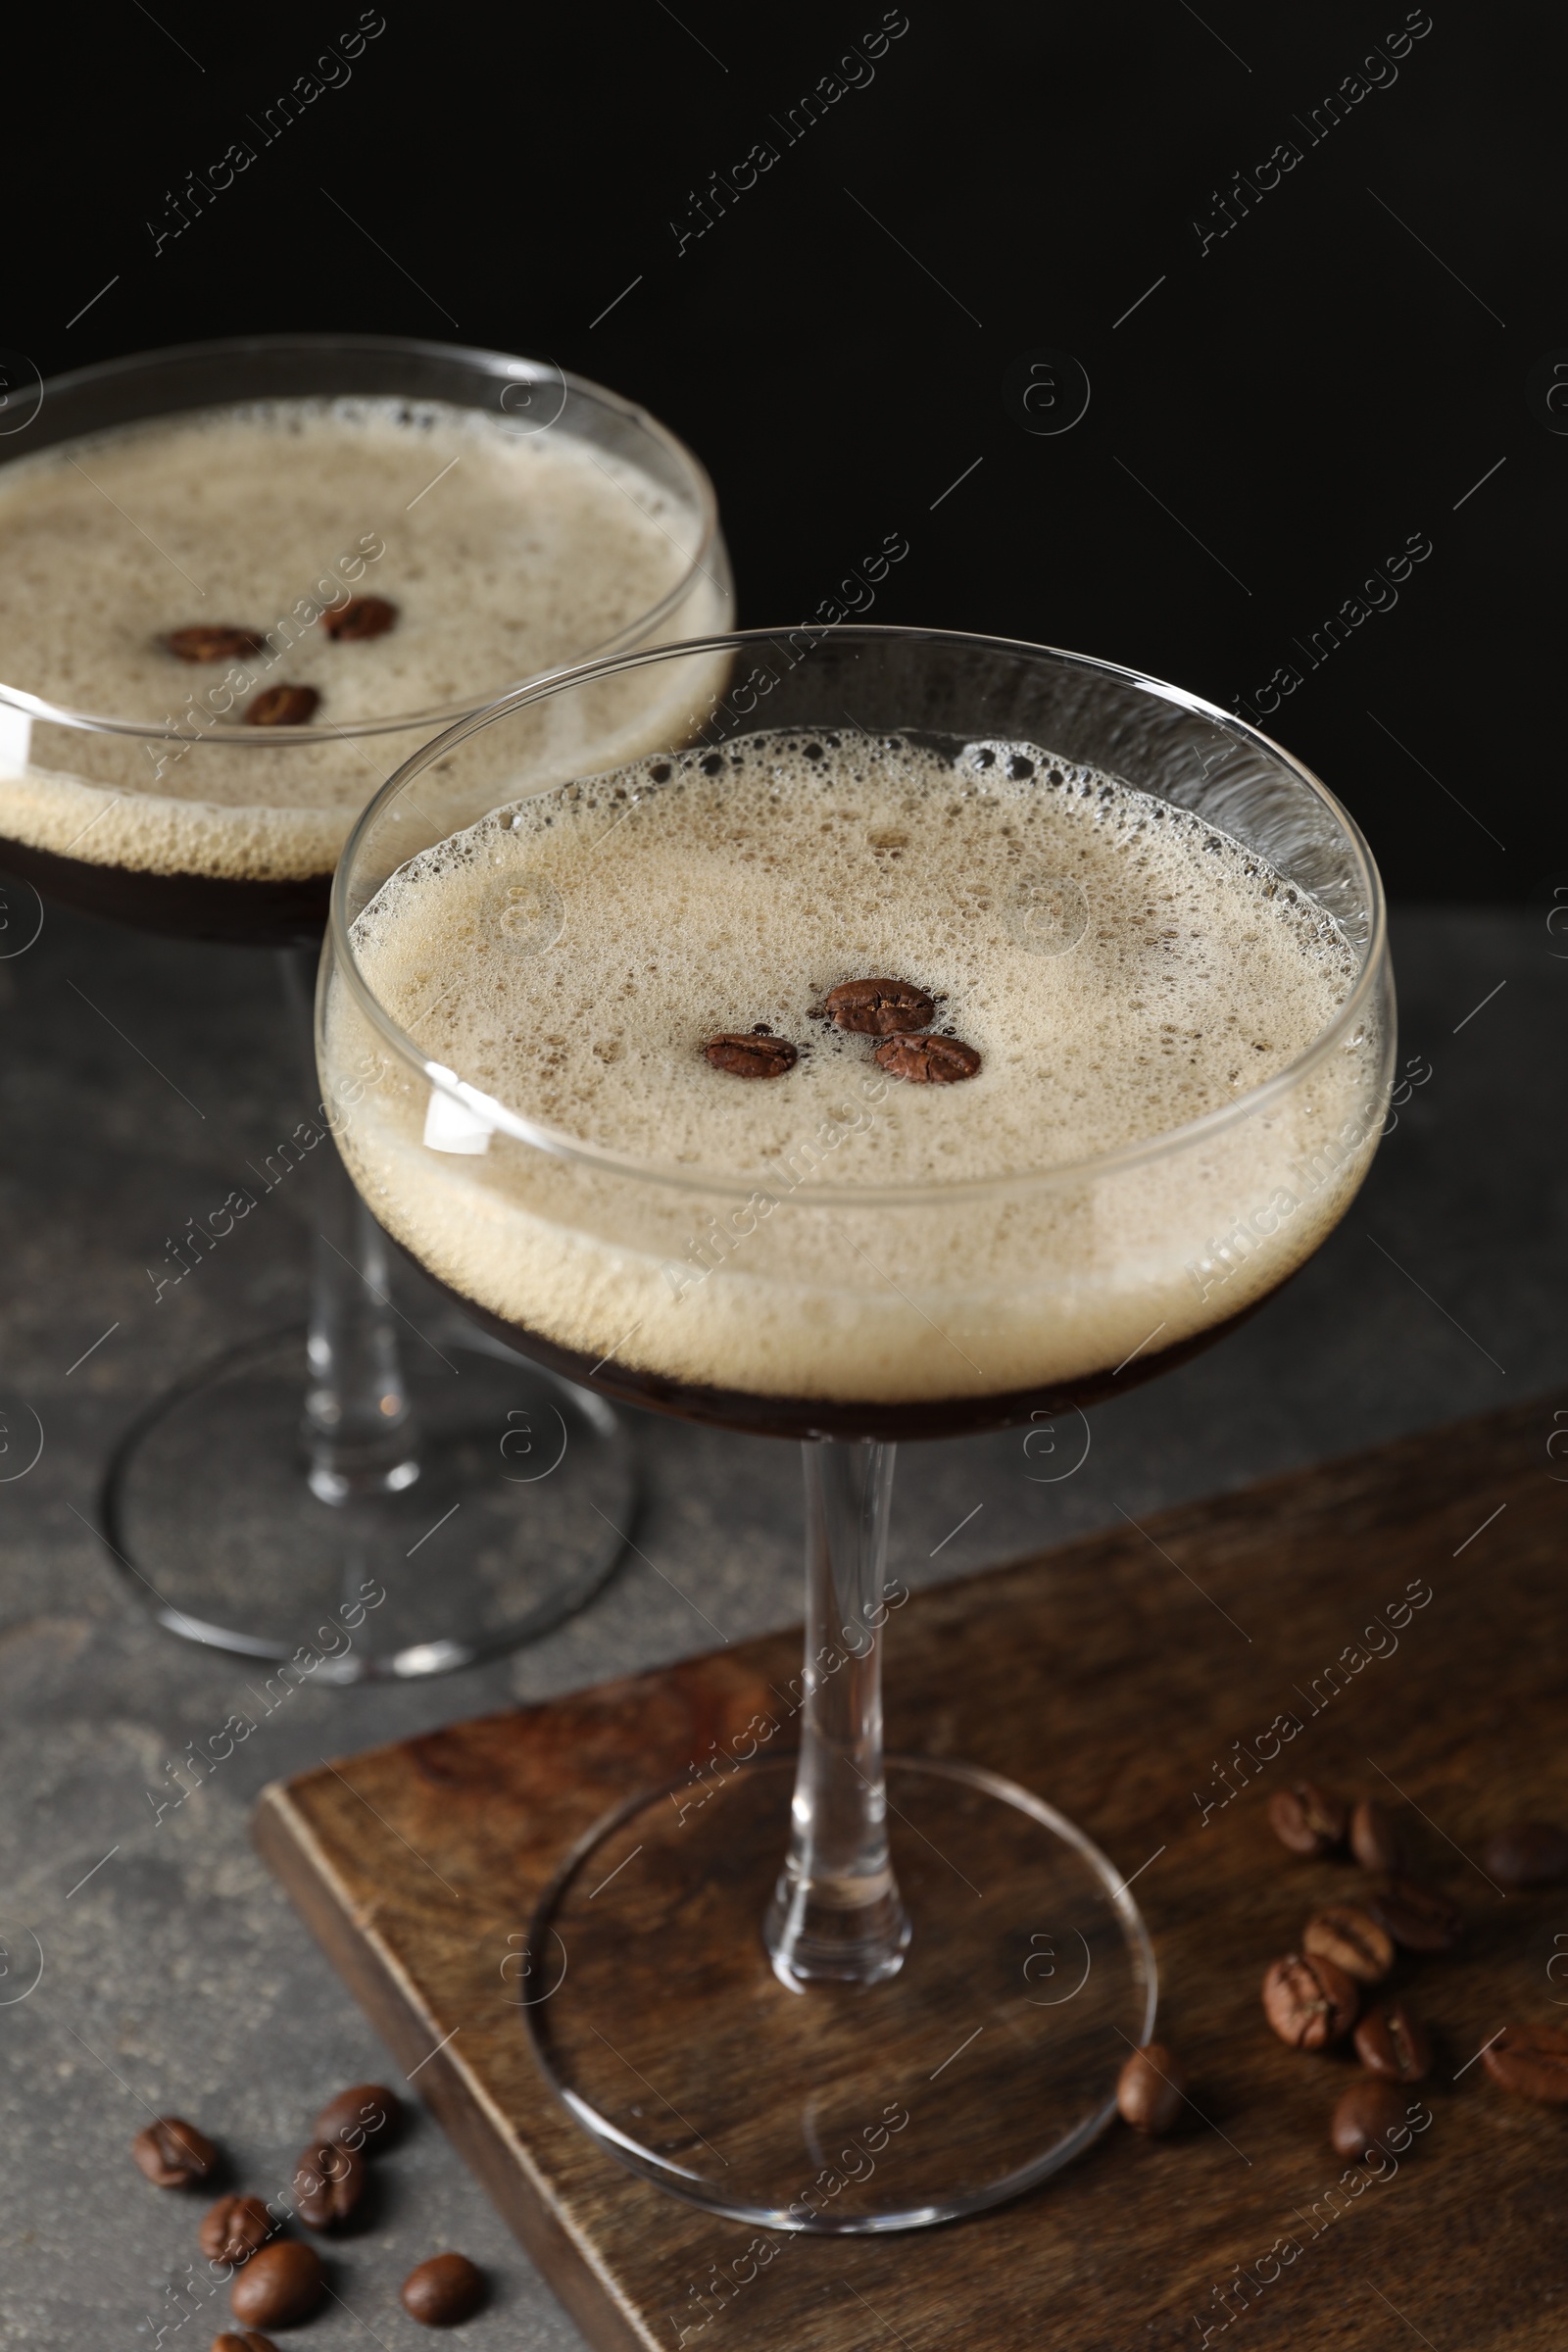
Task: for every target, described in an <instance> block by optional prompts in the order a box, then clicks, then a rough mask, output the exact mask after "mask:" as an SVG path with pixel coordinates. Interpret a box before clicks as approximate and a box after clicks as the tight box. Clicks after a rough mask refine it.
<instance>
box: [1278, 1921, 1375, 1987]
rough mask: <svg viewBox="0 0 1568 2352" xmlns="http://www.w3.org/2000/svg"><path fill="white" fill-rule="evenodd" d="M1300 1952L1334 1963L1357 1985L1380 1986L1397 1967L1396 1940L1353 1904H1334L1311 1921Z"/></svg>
mask: <svg viewBox="0 0 1568 2352" xmlns="http://www.w3.org/2000/svg"><path fill="white" fill-rule="evenodd" d="M1301 1949H1302V1951H1303V1952H1306V1953H1308V1954H1309V1955H1310V1956H1311V1958H1312V1959H1314V1960H1332V1961H1333V1963H1334V1965H1335V1967H1336V1968H1343V1969H1344V1971H1345V1973H1346V1975H1347V1976H1348V1977H1353V1978H1354V1979H1355V1981H1356V1983H1357V1984H1358V1985H1381V1984H1382V1982H1383V1980H1384V1978H1385V1977H1386V1976H1387V1975H1388V1973H1389V1971H1390V1969H1391V1968H1392V1967H1393V1966H1394V1944H1393V1941H1392V1940H1391V1938H1390V1937H1389V1936H1387V1935H1386V1934H1385V1933H1384V1931H1383V1929H1382V1928H1380V1927H1379V1926H1378V1923H1377V1921H1376V1920H1375V1919H1370V1918H1368V1916H1367V1914H1366V1913H1365V1912H1364V1911H1359V1910H1357V1908H1356V1906H1355V1905H1354V1904H1353V1903H1331V1904H1330V1905H1329V1907H1328V1909H1327V1910H1326V1911H1319V1912H1317V1913H1316V1914H1315V1916H1314V1917H1313V1918H1311V1919H1309V1920H1308V1921H1307V1923H1306V1925H1305V1927H1304V1928H1303V1929H1302V1930H1301Z"/></svg>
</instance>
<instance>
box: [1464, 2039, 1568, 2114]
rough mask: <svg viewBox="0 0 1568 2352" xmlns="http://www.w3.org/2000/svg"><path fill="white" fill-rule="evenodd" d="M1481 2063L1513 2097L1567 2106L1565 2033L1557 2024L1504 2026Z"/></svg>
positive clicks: (1567, 2047)
mask: <svg viewBox="0 0 1568 2352" xmlns="http://www.w3.org/2000/svg"><path fill="white" fill-rule="evenodd" d="M1481 2063H1482V2065H1483V2066H1484V2067H1485V2068H1486V2070H1487V2072H1488V2074H1489V2075H1490V2076H1491V2077H1492V2079H1493V2081H1494V2082H1500V2083H1501V2085H1502V2087H1503V2089H1504V2090H1511V2091H1512V2092H1513V2093H1514V2096H1515V2097H1516V2098H1521V2099H1537V2100H1539V2101H1540V2102H1541V2103H1542V2105H1544V2106H1546V2107H1568V2033H1565V2032H1564V2030H1563V2028H1562V2027H1561V2026H1504V2027H1503V2029H1502V2032H1501V2033H1500V2034H1498V2035H1497V2036H1496V2038H1495V2040H1494V2041H1492V2042H1490V2043H1489V2044H1488V2045H1487V2047H1486V2049H1484V2050H1483V2051H1482V2053H1481Z"/></svg>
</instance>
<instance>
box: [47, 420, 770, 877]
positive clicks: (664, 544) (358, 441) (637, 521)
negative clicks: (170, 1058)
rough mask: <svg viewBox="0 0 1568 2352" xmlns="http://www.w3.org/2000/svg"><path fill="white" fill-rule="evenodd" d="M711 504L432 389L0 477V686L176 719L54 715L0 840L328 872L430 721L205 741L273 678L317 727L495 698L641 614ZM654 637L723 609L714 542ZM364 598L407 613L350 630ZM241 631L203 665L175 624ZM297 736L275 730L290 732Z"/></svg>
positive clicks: (82, 706) (720, 618) (114, 440)
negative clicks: (104, 729)
mask: <svg viewBox="0 0 1568 2352" xmlns="http://www.w3.org/2000/svg"><path fill="white" fill-rule="evenodd" d="M700 530H701V519H700V517H699V515H697V513H696V511H695V509H692V508H688V507H685V506H683V505H682V504H681V503H680V502H679V501H678V500H676V499H675V498H673V497H672V496H671V495H670V494H669V493H668V492H667V491H664V490H662V489H661V488H660V487H659V486H658V485H657V484H656V483H655V482H654V481H653V480H652V479H651V478H650V477H649V476H648V475H646V474H644V473H643V472H641V471H640V470H639V469H637V468H636V467H634V466H630V465H628V464H626V463H625V462H624V461H622V460H619V459H617V458H614V457H612V456H611V455H609V454H608V453H607V452H606V451H604V450H602V449H599V448H593V449H590V448H589V446H588V445H587V444H586V442H584V441H583V440H581V439H580V438H579V437H576V436H573V435H572V434H570V433H569V432H567V431H566V430H565V429H564V427H562V426H557V427H554V428H552V429H550V430H546V431H541V432H534V433H523V432H521V431H519V430H517V429H516V427H515V424H513V423H510V422H509V421H508V419H507V418H506V417H500V416H495V417H492V416H488V415H486V414H484V413H481V412H479V411H475V410H466V409H462V408H457V407H454V406H451V405H449V404H446V403H441V402H434V401H394V400H387V399H379V400H372V399H340V400H336V401H330V402H327V401H303V400H302V401H277V402H271V403H266V404H256V405H253V406H249V407H245V408H234V409H224V410H216V411H210V412H201V413H198V414H195V415H193V416H187V417H177V418H172V419H157V420H154V421H152V422H150V423H144V424H138V425H134V426H128V427H125V428H123V430H120V431H118V432H113V433H104V434H100V435H94V436H91V437H87V438H84V439H82V440H79V441H75V442H73V443H71V444H69V445H68V446H63V447H61V448H58V449H53V450H46V451H42V452H40V453H38V455H37V456H35V457H33V458H28V459H24V460H22V461H20V462H18V463H16V464H13V465H9V466H4V467H0V677H4V678H5V679H6V681H7V682H8V683H10V684H12V685H16V686H20V687H22V688H24V689H25V690H26V691H28V692H30V693H33V694H36V695H39V696H41V697H44V698H46V699H49V700H52V701H55V702H58V703H61V704H63V705H65V706H67V707H70V708H73V709H78V710H87V711H98V712H104V713H113V714H114V715H116V716H121V717H131V718H146V719H152V720H159V721H164V720H168V719H171V718H172V719H175V720H177V721H179V722H180V724H181V725H182V726H184V727H186V728H188V729H189V730H190V731H191V740H189V741H188V742H181V743H175V744H170V743H167V742H155V743H151V744H147V743H141V742H137V741H134V740H130V739H126V738H123V737H115V736H109V735H93V734H88V733H82V732H79V731H77V730H74V729H67V728H60V727H55V726H50V725H47V724H40V725H38V726H36V727H35V728H34V730H33V738H32V746H31V755H30V760H29V761H28V763H27V764H26V765H25V767H20V763H19V761H18V760H17V758H16V754H15V749H14V747H13V751H12V754H11V757H10V758H6V757H5V754H4V745H3V741H0V835H9V836H10V837H12V838H14V839H17V840H21V841H24V842H26V843H27V844H29V845H30V846H32V847H35V848H38V849H44V850H51V851H54V852H56V853H57V854H62V855H65V854H69V855H71V856H73V857H75V858H87V859H90V860H91V861H93V862H95V863H99V864H121V865H126V866H131V867H134V868H136V869H138V870H143V871H154V872H194V873H211V874H221V875H233V876H248V877H258V878H294V877H298V876H300V875H304V874H310V873H320V872H323V871H326V870H329V869H330V867H331V866H332V865H333V863H334V862H335V860H336V858H337V855H338V852H339V850H340V849H341V847H342V843H343V840H344V838H345V835H346V833H347V830H348V827H349V825H350V824H351V823H352V821H353V819H354V817H355V816H356V815H357V814H358V812H359V810H360V809H361V808H363V806H364V804H365V802H366V801H367V800H368V797H369V795H370V793H371V792H373V791H374V790H375V788H376V786H377V785H378V784H379V783H380V782H381V780H382V778H383V777H384V776H385V775H386V774H387V773H389V772H390V770H391V768H392V767H393V766H395V765H396V764H397V762H398V761H399V760H402V759H404V758H407V757H408V755H409V754H410V752H411V751H413V750H414V749H415V748H416V747H417V744H418V743H419V742H420V741H422V740H424V739H425V737H426V736H427V735H428V733H429V731H430V730H429V728H428V727H422V728H420V729H418V730H417V731H415V732H414V733H412V734H411V735H408V736H400V735H396V734H393V735H388V736H382V737H372V738H368V739H363V740H360V741H356V742H343V743H335V744H334V743H327V744H320V745H302V744H299V743H297V742H295V743H293V744H291V743H290V742H289V741H288V739H287V738H288V731H287V730H286V729H285V730H258V736H259V737H262V736H264V735H265V738H266V739H265V740H264V741H259V742H258V746H257V748H256V749H255V750H252V749H251V748H250V746H249V744H247V745H245V746H244V747H229V746H219V745H214V744H213V743H211V742H210V741H206V740H204V735H205V730H206V729H207V727H208V726H209V725H211V724H213V723H218V724H234V723H237V721H238V720H239V719H240V718H241V717H242V715H243V712H244V710H245V707H246V704H247V703H248V702H249V700H250V699H251V698H252V696H253V695H254V694H256V693H258V692H260V691H261V689H262V688H263V687H266V686H269V685H273V684H277V683H280V682H286V683H288V684H291V685H302V686H310V687H314V688H315V689H316V691H317V692H318V693H319V696H320V698H321V701H320V705H319V710H318V711H317V712H316V714H315V723H317V724H320V725H339V724H341V725H349V724H353V723H354V722H355V721H357V720H363V719H367V718H373V717H377V716H391V715H394V714H396V713H399V712H403V711H421V710H429V709H438V708H441V707H442V706H447V705H451V704H454V703H465V702H467V703H477V702H480V701H483V700H485V699H488V698H489V697H490V696H492V695H495V694H499V693H501V692H502V691H504V690H505V688H506V687H508V686H509V685H512V684H515V683H517V682H518V681H520V680H522V679H525V678H527V677H531V676H535V675H537V674H538V673H539V672H540V671H542V670H545V669H548V668H551V667H553V666H556V665H559V664H561V663H564V662H570V661H574V660H580V659H582V658H584V657H585V656H586V655H588V654H590V653H592V652H593V651H595V650H597V649H598V648H599V647H601V646H603V645H605V644H606V643H608V642H610V641H612V640H614V639H617V638H619V637H622V636H623V635H625V634H626V633H627V632H629V631H634V630H635V626H636V624H637V622H638V621H639V620H640V618H641V617H642V616H643V615H644V614H646V613H648V612H650V611H651V610H652V609H653V608H654V607H655V606H657V605H658V604H659V603H660V602H661V600H662V599H663V598H664V597H665V596H667V595H668V594H670V592H671V591H672V590H674V589H675V588H676V587H677V586H678V585H679V583H680V581H681V579H682V578H683V577H684V576H685V574H686V572H687V569H688V567H689V564H690V562H691V559H692V556H693V555H694V554H695V552H696V547H697V542H698V538H699V535H700ZM711 562H712V564H713V567H714V575H715V576H713V577H711V578H709V577H705V576H704V575H702V574H698V575H697V577H696V580H695V584H694V586H693V588H692V591H691V593H690V594H689V596H687V597H686V598H685V599H683V600H681V603H680V606H679V609H678V610H677V611H675V612H673V613H670V614H669V615H668V617H667V619H666V621H665V622H664V623H663V624H662V626H661V627H660V628H659V630H658V631H657V635H658V636H659V637H660V638H668V637H675V636H681V635H692V634H701V633H704V632H706V631H709V630H711V629H717V628H722V627H723V626H724V625H726V623H727V621H728V619H729V607H728V598H727V591H726V590H725V588H724V586H723V584H722V580H721V577H720V576H718V574H719V568H720V559H717V558H714V559H711ZM350 595H360V596H365V595H374V596H378V597H383V598H385V599H387V600H389V601H390V602H391V603H393V604H394V605H395V606H396V607H397V608H398V621H397V625H396V626H395V627H394V628H393V629H391V630H390V631H388V632H387V633H386V634H384V635H382V636H379V637H375V638H370V639H366V640H362V641H359V642H350V641H343V640H340V641H336V642H334V640H333V639H332V637H331V636H330V635H329V633H328V631H327V630H326V629H325V628H323V627H322V626H321V625H320V621H319V616H320V614H321V613H322V611H323V610H324V609H326V608H327V607H329V606H331V605H334V604H337V605H341V603H342V602H343V601H344V599H345V598H346V597H348V596H350ZM210 622H224V623H234V624H237V625H240V626H243V627H247V628H250V629H252V630H254V631H256V632H257V633H259V634H261V635H263V636H264V637H265V639H266V643H265V645H264V647H263V649H262V650H261V651H260V652H259V653H256V654H250V655H244V656H241V657H239V658H237V659H235V660H233V661H227V662H216V663H213V664H205V663H203V664H192V663H189V662H181V661H179V660H177V659H176V658H175V657H174V656H172V654H170V653H169V652H168V651H167V650H166V649H165V648H164V646H163V645H162V643H161V640H162V639H163V638H164V637H165V636H166V635H167V634H168V633H170V632H171V631H172V630H175V629H180V628H185V627H189V626H193V625H198V624H202V623H210ZM280 737H281V740H279V738H280Z"/></svg>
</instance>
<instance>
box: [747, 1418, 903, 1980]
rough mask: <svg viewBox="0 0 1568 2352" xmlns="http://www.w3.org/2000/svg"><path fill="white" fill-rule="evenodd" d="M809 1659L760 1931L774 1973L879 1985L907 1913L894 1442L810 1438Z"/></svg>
mask: <svg viewBox="0 0 1568 2352" xmlns="http://www.w3.org/2000/svg"><path fill="white" fill-rule="evenodd" d="M803 1454H804V1459H805V1468H806V1663H805V1666H804V1668H803V1670H802V1676H801V1685H802V1706H801V1755H800V1764H799V1767H798V1769H797V1773H796V1780H795V1799H794V1804H793V1807H792V1818H791V1832H790V1850H789V1857H788V1859H787V1861H786V1862H785V1865H784V1869H783V1871H782V1873H781V1875H780V1877H779V1882H778V1886H777V1887H776V1888H775V1889H774V1893H773V1900H772V1902H771V1904H770V1905H769V1907H768V1914H767V1919H766V1921H765V1923H764V1926H763V1931H762V1936H763V1941H764V1942H765V1944H766V1946H767V1949H768V1953H769V1955H770V1957H771V1959H772V1962H773V1967H774V1971H775V1973H776V1974H777V1975H778V1976H779V1977H780V1978H781V1979H782V1981H783V1982H784V1983H785V1984H786V1985H794V1986H797V1987H798V1986H799V1985H801V1983H803V1982H805V1981H809V1980H813V1979H827V1980H830V1981H832V1982H836V1983H839V1984H851V1985H875V1984H879V1983H880V1982H881V1981H882V1980H883V1979H884V1978H886V1977H891V1976H893V1975H894V1974H895V1973H896V1971H897V1970H898V1969H899V1968H900V1967H901V1966H902V1965H903V1961H904V1954H905V1949H906V1947H907V1943H908V1940H909V1922H908V1917H907V1913H906V1911H905V1908H904V1904H903V1901H902V1899H901V1898H900V1894H899V1888H898V1882H897V1880H896V1879H895V1878H894V1875H893V1862H892V1857H891V1855H890V1853H889V1850H888V1830H887V1811H888V1807H887V1789H886V1784H885V1781H884V1778H883V1769H882V1633H881V1629H882V1627H883V1626H884V1625H885V1624H886V1621H887V1601H886V1598H885V1596H884V1591H883V1570H884V1567H885V1565H886V1560H887V1547H888V1513H889V1507H890V1504H891V1501H892V1496H893V1464H894V1454H895V1448H894V1447H893V1446H880V1445H872V1444H866V1443H860V1442H854V1443H845V1442H841V1441H838V1440H834V1439H831V1438H816V1439H809V1440H808V1442H807V1444H806V1446H804V1448H803Z"/></svg>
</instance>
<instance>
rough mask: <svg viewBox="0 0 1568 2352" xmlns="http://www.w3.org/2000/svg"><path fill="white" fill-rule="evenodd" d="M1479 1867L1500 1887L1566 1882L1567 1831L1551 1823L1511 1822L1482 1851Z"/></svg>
mask: <svg viewBox="0 0 1568 2352" xmlns="http://www.w3.org/2000/svg"><path fill="white" fill-rule="evenodd" d="M1481 1867H1482V1869H1483V1870H1484V1871H1485V1872H1486V1873H1487V1876H1488V1877H1489V1878H1492V1879H1495V1880H1496V1882H1497V1884H1498V1886H1499V1887H1551V1886H1554V1885H1555V1884H1556V1882H1557V1880H1558V1879H1563V1878H1568V1830H1560V1829H1558V1827H1557V1825H1556V1823H1555V1822H1553V1821H1510V1822H1509V1823H1508V1825H1507V1827H1506V1828H1505V1829H1501V1830H1494V1831H1493V1833H1492V1836H1491V1837H1490V1838H1488V1839H1487V1842H1486V1844H1485V1845H1484V1846H1483V1847H1482V1849H1481Z"/></svg>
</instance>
